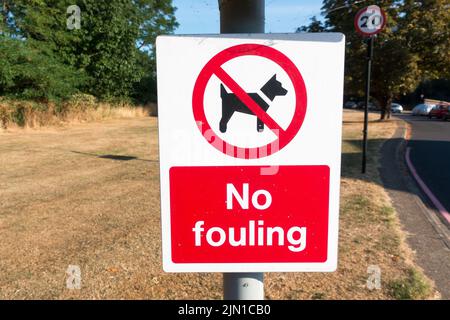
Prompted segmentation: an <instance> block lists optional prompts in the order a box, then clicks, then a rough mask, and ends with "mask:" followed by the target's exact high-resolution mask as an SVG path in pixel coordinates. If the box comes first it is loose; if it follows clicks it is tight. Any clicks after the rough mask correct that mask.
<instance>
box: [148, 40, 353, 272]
mask: <svg viewBox="0 0 450 320" xmlns="http://www.w3.org/2000/svg"><path fill="white" fill-rule="evenodd" d="M244 43H255V44H262V45H266V46H272V47H273V48H275V49H277V50H279V51H281V52H283V53H284V54H285V55H287V56H288V57H289V58H290V59H291V60H292V61H293V62H294V64H295V65H296V66H297V67H298V69H299V70H300V72H301V73H302V76H303V78H304V80H305V84H306V88H307V91H308V110H307V113H306V117H305V120H304V122H303V125H302V128H301V130H300V133H299V134H298V135H297V136H296V137H295V138H294V139H293V140H292V141H291V142H290V143H289V144H288V145H287V146H286V147H285V148H283V149H282V150H280V151H279V152H277V153H275V154H272V155H271V156H268V157H264V158H260V159H237V158H233V157H230V156H228V155H226V154H223V153H221V152H220V151H218V150H216V149H215V148H214V147H212V146H211V145H210V144H209V143H207V141H206V140H205V139H204V137H202V136H201V134H200V133H199V130H198V128H197V125H196V123H195V120H194V118H193V115H192V104H191V102H192V90H193V87H194V83H195V81H196V78H197V76H198V74H199V73H200V71H201V70H202V68H203V67H204V65H205V64H206V63H207V62H208V61H209V60H210V59H211V58H212V57H213V56H214V55H215V54H217V53H218V52H221V51H222V50H224V49H226V48H229V47H231V46H233V45H238V44H244ZM344 53H345V37H344V35H343V34H340V33H315V34H309V33H298V34H244V35H234V34H233V35H226V34H225V35H192V36H160V37H158V38H157V41H156V56H157V71H158V74H157V80H158V112H159V115H158V124H159V148H160V172H161V175H160V179H161V223H162V238H163V269H164V270H165V271H167V272H301V271H304V272H331V271H334V270H336V267H337V250H338V230H339V223H338V222H339V194H340V175H341V167H340V161H341V130H342V99H343V96H342V94H343V85H344ZM324 90H326V94H324V92H323V91H324ZM186 139H188V140H186ZM189 143H192V145H187V144H189ZM193 150H196V153H195V154H194V152H193ZM299 150H302V152H300V151H299ZM197 154H200V155H202V156H201V157H197V156H196V155H197ZM239 165H241V166H249V165H250V166H251V165H258V166H281V165H327V166H329V167H330V197H329V222H328V259H327V261H326V262H323V263H173V262H172V258H171V227H170V223H171V221H170V181H169V170H170V168H171V167H175V166H239Z"/></svg>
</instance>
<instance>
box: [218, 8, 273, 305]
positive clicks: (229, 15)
mask: <svg viewBox="0 0 450 320" xmlns="http://www.w3.org/2000/svg"><path fill="white" fill-rule="evenodd" d="M264 2H265V0H219V10H220V33H264V24H265V21H264V14H265V11H264V4H265V3H264ZM223 298H224V299H225V300H264V273H224V274H223Z"/></svg>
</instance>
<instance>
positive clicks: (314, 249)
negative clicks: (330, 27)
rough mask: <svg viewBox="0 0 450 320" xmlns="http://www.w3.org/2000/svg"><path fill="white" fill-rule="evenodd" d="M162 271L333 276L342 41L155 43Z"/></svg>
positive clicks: (235, 38) (293, 37)
mask: <svg viewBox="0 0 450 320" xmlns="http://www.w3.org/2000/svg"><path fill="white" fill-rule="evenodd" d="M156 52H157V69H158V107H159V139H160V169H161V218H162V237H163V267H164V270H166V271H172V272H178V271H180V272H183V271H189V272H192V271H205V272H264V271H332V270H334V269H335V268H336V264H337V236H338V212H339V177H340V154H341V120H342V89H343V69H344V37H343V35H341V34H289V35H287V34H286V35H285V34H278V35H277V34H268V35H220V36H162V37H159V38H158V39H157V47H156Z"/></svg>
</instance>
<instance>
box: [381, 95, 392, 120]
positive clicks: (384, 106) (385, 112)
mask: <svg viewBox="0 0 450 320" xmlns="http://www.w3.org/2000/svg"><path fill="white" fill-rule="evenodd" d="M379 101H380V103H381V116H380V120H381V121H384V120H388V119H390V118H391V103H392V96H387V97H383V99H380V100H379Z"/></svg>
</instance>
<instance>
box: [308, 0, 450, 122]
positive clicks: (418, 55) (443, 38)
mask: <svg viewBox="0 0 450 320" xmlns="http://www.w3.org/2000/svg"><path fill="white" fill-rule="evenodd" d="M425 2H426V3H427V4H426V5H425V4H424V3H425ZM445 2H447V10H446V14H444V15H442V16H440V15H438V14H436V12H438V11H440V10H443V9H445V8H444V7H445V4H444V3H445ZM376 4H377V5H378V6H380V7H381V8H382V9H384V11H385V12H386V15H387V25H386V28H385V30H383V31H382V32H381V33H379V34H378V35H377V36H376V39H375V45H374V60H373V66H372V81H371V86H372V89H371V96H372V97H373V98H375V99H376V100H377V101H378V102H379V104H380V105H381V108H382V113H381V119H385V118H388V117H389V116H390V105H391V102H392V100H393V99H399V98H400V97H401V96H403V95H405V94H407V93H409V92H411V91H412V90H413V89H414V88H416V87H417V85H418V84H419V82H420V81H421V80H422V79H424V77H439V76H441V77H442V75H443V71H444V73H445V72H447V73H448V66H449V62H448V59H449V55H448V52H449V44H448V43H449V42H448V41H449V36H448V25H450V20H449V14H448V13H449V10H448V0H447V1H445V0H444V1H428V0H427V1H412V0H411V1H399V0H381V1H377V3H376ZM366 5H367V4H366V3H361V2H355V1H349V0H324V1H323V7H322V13H323V15H324V17H325V25H324V28H323V29H324V30H326V31H334V32H342V33H344V34H345V36H346V42H347V46H346V70H345V92H346V94H348V95H356V96H362V95H363V94H364V91H363V90H364V88H365V86H364V84H365V78H366V76H365V66H366V59H367V58H366V57H367V53H366V51H367V45H366V43H365V41H364V39H363V38H362V37H361V36H360V35H359V34H358V33H357V32H356V31H355V28H354V24H353V21H354V17H355V15H356V14H357V12H358V11H359V10H360V9H361V8H363V7H364V6H366ZM424 9H426V10H424ZM444 25H446V26H447V28H443V26H444ZM318 26H320V25H319V24H318V23H317V20H315V21H313V22H312V23H311V24H310V25H309V26H307V27H303V29H301V31H313V30H314V29H316V30H317V29H318ZM425 38H427V39H426V40H425ZM419 43H420V44H419ZM436 53H438V54H436ZM446 68H447V69H446ZM445 70H447V71H445Z"/></svg>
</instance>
